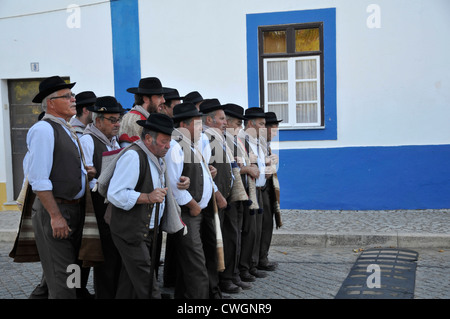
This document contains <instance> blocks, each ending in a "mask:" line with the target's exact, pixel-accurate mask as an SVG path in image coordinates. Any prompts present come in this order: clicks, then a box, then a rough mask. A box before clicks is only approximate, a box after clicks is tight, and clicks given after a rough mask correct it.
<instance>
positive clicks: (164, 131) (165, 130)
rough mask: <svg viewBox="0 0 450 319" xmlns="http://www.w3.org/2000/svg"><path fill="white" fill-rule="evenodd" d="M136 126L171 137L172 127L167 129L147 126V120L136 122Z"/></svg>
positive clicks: (154, 125)
mask: <svg viewBox="0 0 450 319" xmlns="http://www.w3.org/2000/svg"><path fill="white" fill-rule="evenodd" d="M136 124H137V125H139V126H142V127H144V128H146V129H149V130H151V131H156V132H159V133H163V134H167V135H172V132H173V127H172V128H169V127H166V126H161V125H156V124H149V123H147V120H138V121H136Z"/></svg>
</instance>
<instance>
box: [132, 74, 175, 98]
mask: <svg viewBox="0 0 450 319" xmlns="http://www.w3.org/2000/svg"><path fill="white" fill-rule="evenodd" d="M127 92H130V93H134V94H141V95H154V94H164V93H169V89H168V88H165V87H163V86H162V84H161V81H160V80H159V79H158V78H155V77H150V78H143V79H141V80H140V81H139V86H138V87H134V88H129V89H127Z"/></svg>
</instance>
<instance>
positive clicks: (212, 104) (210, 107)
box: [200, 99, 224, 114]
mask: <svg viewBox="0 0 450 319" xmlns="http://www.w3.org/2000/svg"><path fill="white" fill-rule="evenodd" d="M223 109H224V106H223V105H222V104H220V102H219V100H218V99H207V100H204V101H203V102H202V104H200V112H202V113H203V114H207V113H210V112H214V111H217V110H223Z"/></svg>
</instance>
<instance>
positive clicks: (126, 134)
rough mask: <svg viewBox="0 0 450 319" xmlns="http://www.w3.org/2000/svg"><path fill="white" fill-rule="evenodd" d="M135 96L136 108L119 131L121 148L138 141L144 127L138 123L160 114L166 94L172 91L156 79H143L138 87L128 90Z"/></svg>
mask: <svg viewBox="0 0 450 319" xmlns="http://www.w3.org/2000/svg"><path fill="white" fill-rule="evenodd" d="M127 92H129V93H133V94H134V106H133V108H132V109H131V111H129V112H128V113H127V114H125V116H124V117H123V121H122V125H121V126H120V130H119V142H120V144H121V146H126V145H129V144H130V143H132V142H134V141H136V140H138V139H139V138H140V136H141V133H142V127H141V126H139V125H137V124H136V121H139V120H145V119H146V118H148V116H149V115H150V114H152V113H158V112H160V110H161V108H162V107H163V104H164V102H165V99H164V94H166V93H169V92H170V90H169V89H168V88H165V87H163V86H162V84H161V81H160V80H159V79H158V78H156V77H148V78H143V79H141V80H140V81H139V86H138V87H132V88H129V89H127Z"/></svg>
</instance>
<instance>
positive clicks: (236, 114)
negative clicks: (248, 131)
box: [225, 110, 247, 120]
mask: <svg viewBox="0 0 450 319" xmlns="http://www.w3.org/2000/svg"><path fill="white" fill-rule="evenodd" d="M225 115H228V116H231V117H234V118H237V119H240V120H246V119H247V118H246V117H245V116H243V115H241V114H239V113H235V112H233V111H227V110H225Z"/></svg>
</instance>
